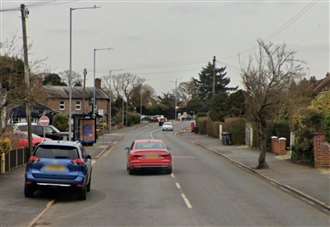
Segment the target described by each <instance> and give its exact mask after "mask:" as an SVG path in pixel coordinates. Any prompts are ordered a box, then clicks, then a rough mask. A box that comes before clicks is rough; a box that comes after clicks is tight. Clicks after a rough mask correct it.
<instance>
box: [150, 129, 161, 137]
mask: <svg viewBox="0 0 330 227" xmlns="http://www.w3.org/2000/svg"><path fill="white" fill-rule="evenodd" d="M156 131H159V129H158V128H157V129H155V130H153V131H151V132H150V138H151V139H154V132H156Z"/></svg>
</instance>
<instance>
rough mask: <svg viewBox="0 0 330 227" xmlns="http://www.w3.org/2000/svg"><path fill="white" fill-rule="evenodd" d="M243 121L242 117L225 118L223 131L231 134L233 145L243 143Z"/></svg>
mask: <svg viewBox="0 0 330 227" xmlns="http://www.w3.org/2000/svg"><path fill="white" fill-rule="evenodd" d="M245 123H246V122H245V119H244V118H239V117H232V118H225V122H224V123H223V131H224V132H230V133H231V134H232V142H233V144H234V145H241V144H245Z"/></svg>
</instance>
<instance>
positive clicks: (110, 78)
mask: <svg viewBox="0 0 330 227" xmlns="http://www.w3.org/2000/svg"><path fill="white" fill-rule="evenodd" d="M111 80H112V75H111V70H110V71H109V81H110V84H109V89H110V94H109V98H110V101H109V115H108V116H109V132H111V124H112V119H111V118H112V113H111V111H112V107H111V105H112V91H111Z"/></svg>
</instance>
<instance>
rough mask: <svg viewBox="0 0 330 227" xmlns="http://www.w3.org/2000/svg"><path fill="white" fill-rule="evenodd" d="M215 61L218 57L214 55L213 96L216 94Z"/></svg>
mask: <svg viewBox="0 0 330 227" xmlns="http://www.w3.org/2000/svg"><path fill="white" fill-rule="evenodd" d="M215 62H216V58H215V56H214V57H213V82H212V96H213V97H214V95H215Z"/></svg>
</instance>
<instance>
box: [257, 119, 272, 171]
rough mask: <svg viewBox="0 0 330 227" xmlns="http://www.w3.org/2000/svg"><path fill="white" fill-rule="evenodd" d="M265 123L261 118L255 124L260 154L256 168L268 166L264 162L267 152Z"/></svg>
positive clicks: (266, 167)
mask: <svg viewBox="0 0 330 227" xmlns="http://www.w3.org/2000/svg"><path fill="white" fill-rule="evenodd" d="M266 127H267V126H266V124H265V123H264V122H263V121H262V120H261V122H260V123H259V124H257V128H258V129H257V130H258V137H259V149H260V154H259V158H258V166H257V167H256V168H257V169H268V168H269V166H268V164H267V162H266V152H267V138H266V136H267V132H266V131H267V130H266Z"/></svg>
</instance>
